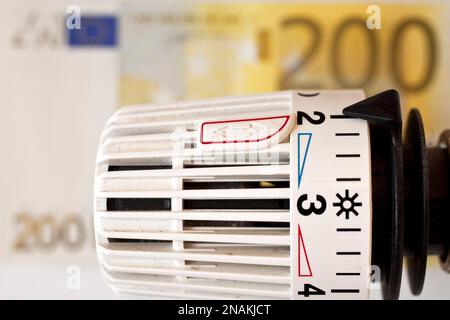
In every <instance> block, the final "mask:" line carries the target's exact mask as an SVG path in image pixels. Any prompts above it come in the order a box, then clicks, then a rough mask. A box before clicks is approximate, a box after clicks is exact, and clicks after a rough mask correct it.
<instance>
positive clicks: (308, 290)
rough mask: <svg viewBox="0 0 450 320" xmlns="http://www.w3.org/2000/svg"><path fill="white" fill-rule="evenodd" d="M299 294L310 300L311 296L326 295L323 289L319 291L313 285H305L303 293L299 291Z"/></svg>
mask: <svg viewBox="0 0 450 320" xmlns="http://www.w3.org/2000/svg"><path fill="white" fill-rule="evenodd" d="M297 294H298V295H299V296H304V297H305V298H308V297H309V296H324V295H325V294H326V293H325V291H323V290H322V289H319V288H317V287H315V286H313V285H312V284H309V283H305V285H304V286H303V291H298V292H297Z"/></svg>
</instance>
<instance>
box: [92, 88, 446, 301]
mask: <svg viewBox="0 0 450 320" xmlns="http://www.w3.org/2000/svg"><path fill="white" fill-rule="evenodd" d="M386 95H388V96H389V97H390V98H392V97H394V98H395V95H393V94H392V92H387V93H384V95H382V96H381V97H382V98H383V99H385V100H386ZM376 97H377V96H376ZM376 97H375V98H374V97H372V98H369V99H367V100H364V98H365V97H364V93H363V92H362V91H360V90H342V91H332V90H330V91H327V90H324V91H301V92H299V91H286V92H277V93H271V94H260V95H253V96H242V97H228V98H222V99H206V100H198V101H188V102H178V103H172V104H156V105H141V106H130V107H124V108H121V109H120V110H118V111H117V112H116V113H115V114H114V115H113V116H112V117H111V119H110V120H109V121H108V123H107V125H106V127H105V129H104V130H103V133H102V136H101V141H100V147H99V150H98V155H97V167H96V168H97V169H96V177H95V187H94V189H95V191H94V192H95V204H94V206H95V210H94V222H95V233H96V245H97V252H98V258H99V261H100V264H101V269H102V271H103V273H104V275H105V277H106V279H107V281H108V283H109V284H110V285H111V286H112V288H113V289H114V290H115V291H116V292H118V293H123V294H136V295H148V296H149V297H154V298H168V299H172V298H181V299H366V298H368V297H369V288H370V284H371V280H373V279H374V278H375V279H376V278H377V276H380V273H381V274H382V276H381V277H380V279H381V283H382V285H383V293H384V296H385V298H396V297H398V288H399V285H400V284H399V279H401V260H402V259H401V258H402V257H403V251H402V249H403V238H402V237H401V234H400V231H401V230H400V229H399V225H402V224H403V220H401V219H402V216H401V213H402V211H401V210H402V207H401V206H400V205H398V203H399V201H400V200H401V199H403V198H402V197H393V196H391V197H389V196H387V194H388V192H391V193H394V194H400V192H401V191H402V190H400V189H398V188H397V189H395V188H394V187H395V186H397V184H398V185H400V184H401V183H402V181H401V179H400V178H402V176H396V175H395V173H397V172H398V170H400V169H399V168H398V166H395V165H394V164H395V163H396V162H395V161H396V159H397V158H395V157H394V156H392V157H391V155H393V154H394V155H396V154H397V153H396V152H395V150H397V149H395V148H394V147H392V146H391V147H389V146H387V147H386V148H385V149H386V151H378V149H377V153H376V154H374V153H373V152H372V153H371V151H373V150H371V145H373V144H374V140H373V139H374V135H378V134H379V133H378V131H376V130H379V131H380V130H381V131H382V130H384V129H379V128H378V129H376V130H375V131H372V129H371V128H372V126H377V125H378V123H383V125H382V126H381V127H383V128H385V127H386V128H388V127H390V123H391V122H392V121H391V120H392V119H394V120H395V117H394V118H391V116H395V115H392V114H390V113H389V112H387V113H386V110H385V108H383V106H381V107H380V109H379V110H380V113H379V114H377V113H376V112H372V111H373V110H374V109H373V108H372V109H370V112H362V111H361V108H363V107H364V104H367V102H370V103H372V104H375V105H377V104H381V105H382V104H383V101H381V100H379V98H376ZM374 99H375V100H374ZM380 101H381V102H380ZM351 105H353V106H351ZM362 105H363V106H362ZM348 106H351V107H348ZM361 106H362V107H361ZM346 107H348V108H347V109H346V111H345V112H343V109H344V108H346ZM398 108H399V106H398ZM363 109H364V108H363ZM383 112H384V113H383ZM389 121H391V122H389ZM385 122H386V123H388V124H387V125H386V123H385ZM394 122H395V121H394ZM400 127H401V125H400ZM389 132H391V133H392V132H393V133H395V132H396V131H395V130H391V131H389ZM372 133H373V134H372ZM371 136H372V137H371ZM377 137H378V136H377ZM400 137H401V134H400ZM397 138H398V136H397ZM383 139H384V138H383V136H382V135H380V138H377V141H380V143H381V142H382V141H385V140H383ZM391 140H392V139H391ZM394 140H395V139H393V140H392V141H394ZM400 144H401V143H400ZM397 151H398V150H397ZM389 157H390V158H389ZM386 159H388V160H386ZM389 159H391V160H392V161H391V160H389ZM385 160H386V161H385ZM374 161H375V162H376V163H377V165H376V166H375V167H376V168H377V170H378V169H379V168H380V167H381V168H384V169H385V170H381V171H382V174H378V173H376V174H375V176H374V179H372V177H373V172H374V171H373V170H374V169H373V168H374V166H373V162H374ZM377 172H378V171H377ZM380 177H381V178H380ZM382 178H383V179H384V180H383V179H382ZM389 179H392V181H394V183H390V184H389V185H388V186H387V187H386V188H382V190H381V191H380V192H378V191H377V194H376V195H374V194H373V189H374V188H373V186H374V183H376V187H377V189H379V188H378V187H379V185H380V184H382V183H385V182H388V181H390V180H389ZM396 183H397V184H396ZM384 189H385V190H384ZM374 197H376V198H377V200H378V198H379V197H384V198H383V199H386V201H382V202H383V203H386V204H389V203H393V204H394V205H393V206H391V207H390V209H387V213H386V214H385V215H384V216H385V217H387V218H384V220H383V221H381V222H379V221H378V220H377V218H376V215H375V214H373V213H372V202H373V201H372V200H373V199H372V198H374ZM374 201H375V199H374ZM396 201H397V202H396ZM447 201H448V199H447ZM396 204H397V205H396ZM377 208H378V207H377ZM391 209H392V210H391ZM417 216H419V214H418V215H417ZM373 217H375V219H373ZM391 221H393V223H390V222H391ZM374 228H375V229H374ZM377 228H382V229H383V230H385V229H386V232H387V233H388V234H390V235H391V236H392V237H391V238H389V239H388V240H383V239H381V240H378V239H379V237H374V236H372V234H373V232H377V234H378V231H379V229H377ZM383 232H384V231H383ZM375 238H376V239H377V242H379V243H380V247H381V248H382V249H380V250H381V251H382V252H385V253H386V254H389V256H390V258H389V259H382V258H380V253H379V252H381V251H380V250H377V249H376V248H375V247H377V246H376V244H375V246H373V243H372V239H375ZM386 244H388V245H389V246H390V247H389V248H390V249H388V250H385V246H386ZM407 245H408V244H407V243H406V244H405V246H407ZM374 248H375V249H374ZM447 248H448V244H447ZM372 253H373V255H374V256H373V257H372ZM374 258H377V259H379V260H376V261H375V263H374ZM425 258H426V253H425ZM377 261H380V263H379V264H378V263H377ZM421 262H423V261H422V260H421ZM372 264H377V265H376V266H375V267H374V266H372ZM447 266H448V263H447ZM386 270H387V271H386ZM383 272H386V274H385V275H384V277H383Z"/></svg>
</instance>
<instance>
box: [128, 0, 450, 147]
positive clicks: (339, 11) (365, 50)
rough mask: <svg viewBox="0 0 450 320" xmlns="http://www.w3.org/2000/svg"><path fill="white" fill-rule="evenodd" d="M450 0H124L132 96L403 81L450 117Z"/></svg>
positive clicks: (430, 124)
mask: <svg viewBox="0 0 450 320" xmlns="http://www.w3.org/2000/svg"><path fill="white" fill-rule="evenodd" d="M449 17H450V6H449V5H447V4H446V3H445V2H432V3H426V2H424V3H418V2H414V3H412V4H409V3H405V2H401V3H400V2H399V3H395V2H390V3H383V4H379V5H376V6H373V5H371V3H369V2H368V3H361V2H357V3H356V2H355V3H353V4H352V3H347V4H336V3H329V4H327V3H319V4H313V3H303V2H299V3H280V2H277V3H266V2H264V3H249V4H238V3H234V2H233V3H189V2H187V3H186V2H182V3H181V4H169V5H167V4H150V5H149V4H147V5H124V7H123V10H122V27H123V32H122V35H123V37H122V50H123V56H122V82H121V90H122V91H121V92H122V96H121V98H122V100H121V102H122V103H123V104H130V103H142V102H153V101H170V100H176V99H191V98H201V97H211V96H223V95H233V94H245V93H253V92H262V91H274V90H282V89H290V88H307V89H309V88H318V89H321V88H327V89H333V88H364V89H365V91H366V93H367V94H373V93H375V92H378V91H381V90H384V89H386V88H396V89H397V90H399V91H400V93H401V97H402V103H403V106H404V112H407V111H408V109H410V108H412V107H418V108H419V109H420V110H421V111H422V114H423V115H424V120H425V123H426V130H427V134H428V136H429V137H433V136H434V138H436V137H435V135H436V134H437V133H438V132H440V131H441V130H442V129H443V128H445V127H448V126H449V123H450V106H448V105H447V101H448V100H449V99H448V98H450V93H449V90H448V89H447V86H448V85H447V83H448V81H449V75H448V74H449V71H450V68H449V46H450V45H449V41H448V32H449V31H450V26H449V21H450V19H449Z"/></svg>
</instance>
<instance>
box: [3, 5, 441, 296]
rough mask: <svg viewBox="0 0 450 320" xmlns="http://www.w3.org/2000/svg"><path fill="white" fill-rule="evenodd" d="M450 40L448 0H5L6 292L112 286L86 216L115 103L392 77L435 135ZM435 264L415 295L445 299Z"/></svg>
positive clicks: (359, 83)
mask: <svg viewBox="0 0 450 320" xmlns="http://www.w3.org/2000/svg"><path fill="white" fill-rule="evenodd" d="M377 12H378V13H379V17H380V20H379V21H378V22H380V23H378V24H377V23H376V22H377V21H372V22H374V23H373V24H372V25H371V27H373V28H372V29H370V28H368V25H367V19H368V18H369V17H370V16H371V15H373V14H374V13H375V14H376V13H377ZM78 18H79V19H78ZM77 19H78V20H77ZM77 22H79V23H80V25H77ZM80 26H81V29H80V28H78V27H80ZM449 50H450V5H449V4H448V3H447V2H446V1H444V0H442V1H400V0H398V1H377V2H374V1H356V0H353V1H352V0H349V1H345V2H344V1H343V2H339V1H333V2H329V3H327V2H325V1H320V2H316V1H314V2H313V1H310V2H307V1H247V2H245V4H243V3H242V1H239V2H238V1H213V0H209V1H190V0H186V1H173V0H171V1H150V0H148V1H144V0H128V1H126V0H123V1H120V0H110V1H108V0H71V1H66V0H0V168H1V171H0V298H3V299H17V298H25V299H30V298H35V299H45V298H55V299H75V298H83V299H116V298H121V297H117V296H116V295H115V294H114V293H113V292H112V291H111V290H110V289H109V288H108V287H107V285H106V283H105V281H104V280H103V279H102V276H101V274H100V270H99V268H98V266H97V262H96V255H95V245H94V233H93V225H92V203H93V191H92V189H93V177H94V164H95V155H96V149H97V143H98V140H99V136H100V132H101V129H102V127H103V125H104V123H105V121H106V119H107V118H108V117H109V116H110V115H111V114H112V113H113V112H114V110H116V109H117V108H119V107H120V106H122V105H127V104H140V103H150V102H168V101H173V100H180V99H193V98H203V97H213V96H225V95H235V94H245V93H255V92H265V91H276V90H284V89H290V88H304V89H305V88H319V89H339V88H364V89H365V91H366V94H367V95H370V94H373V93H376V92H378V91H382V90H384V89H387V88H395V89H397V90H398V91H399V92H400V94H401V99H402V105H403V108H404V110H403V112H404V113H406V112H407V111H408V109H410V108H412V107H418V108H419V109H420V110H421V112H422V115H423V117H424V121H425V126H426V135H427V138H428V140H429V141H430V142H435V141H436V139H437V135H438V134H439V133H440V132H441V131H442V130H443V129H444V128H449V127H450V105H449V102H448V101H449V98H450V90H449V85H448V83H449V80H450V65H449V63H450V52H449ZM429 264H430V266H429V269H428V270H429V271H428V273H427V279H426V282H425V288H424V292H423V293H422V295H421V296H420V298H437V299H450V277H448V276H447V275H446V274H444V273H443V272H442V271H441V270H440V268H439V266H438V263H437V261H435V260H431V261H429ZM405 278H406V277H405V274H404V280H405V281H404V285H403V287H402V294H401V298H412V296H411V295H410V294H409V288H408V284H407V281H406V279H405ZM372 297H373V298H379V297H380V293H379V291H378V290H373V292H372Z"/></svg>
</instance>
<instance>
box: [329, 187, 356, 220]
mask: <svg viewBox="0 0 450 320" xmlns="http://www.w3.org/2000/svg"><path fill="white" fill-rule="evenodd" d="M336 197H337V198H338V200H339V202H333V206H334V207H339V211H338V212H337V213H336V215H337V216H340V215H341V214H343V213H345V219H350V214H351V213H353V214H354V215H355V216H357V215H358V214H359V213H358V211H356V209H355V207H361V206H362V203H361V202H356V198H358V194H357V193H355V194H354V195H353V196H351V197H350V191H349V190H348V189H346V190H345V195H344V196H342V195H341V194H339V193H336Z"/></svg>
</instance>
